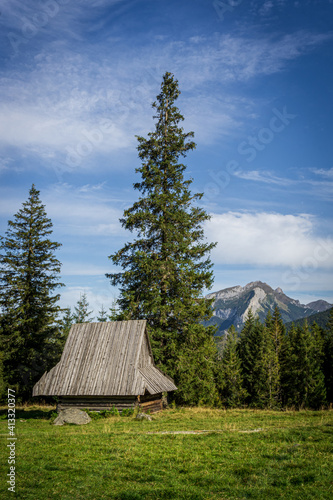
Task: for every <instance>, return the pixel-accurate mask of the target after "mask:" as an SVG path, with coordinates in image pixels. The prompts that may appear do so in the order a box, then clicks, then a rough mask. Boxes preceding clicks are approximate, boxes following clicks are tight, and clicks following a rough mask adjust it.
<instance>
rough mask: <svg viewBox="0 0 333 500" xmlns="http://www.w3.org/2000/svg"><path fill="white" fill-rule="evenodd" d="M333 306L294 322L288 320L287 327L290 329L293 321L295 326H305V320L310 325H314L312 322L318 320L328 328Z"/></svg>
mask: <svg viewBox="0 0 333 500" xmlns="http://www.w3.org/2000/svg"><path fill="white" fill-rule="evenodd" d="M332 309H333V308H331V309H327V311H323V312H319V313H315V314H311V315H310V316H308V317H307V318H301V319H297V320H295V321H293V322H288V323H286V328H287V330H289V328H290V327H291V325H292V323H294V325H295V326H303V325H304V322H305V321H307V323H308V325H312V323H314V322H316V323H317V325H318V326H321V327H322V328H326V325H327V322H328V319H329V316H330V312H331V310H332Z"/></svg>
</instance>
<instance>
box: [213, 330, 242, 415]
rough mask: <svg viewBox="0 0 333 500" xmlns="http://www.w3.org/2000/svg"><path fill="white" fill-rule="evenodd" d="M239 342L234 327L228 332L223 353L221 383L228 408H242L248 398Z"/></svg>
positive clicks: (224, 400) (223, 399) (222, 393)
mask: <svg viewBox="0 0 333 500" xmlns="http://www.w3.org/2000/svg"><path fill="white" fill-rule="evenodd" d="M238 342H239V338H238V335H237V332H236V329H235V327H234V326H233V325H232V326H231V327H230V328H229V330H228V332H227V338H226V342H225V346H224V349H223V353H222V358H221V364H220V366H221V369H220V383H219V389H220V396H221V401H222V403H223V404H224V405H225V406H226V407H228V408H235V407H239V406H241V405H242V404H243V403H244V401H245V397H246V391H245V389H244V387H243V375H242V367H241V360H240V357H239V352H238V349H237V345H238Z"/></svg>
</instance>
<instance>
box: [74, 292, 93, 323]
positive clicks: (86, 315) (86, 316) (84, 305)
mask: <svg viewBox="0 0 333 500" xmlns="http://www.w3.org/2000/svg"><path fill="white" fill-rule="evenodd" d="M91 314H92V311H89V302H88V300H87V294H86V293H82V294H80V298H79V300H78V301H77V305H76V306H75V307H74V313H73V323H91V322H92V320H93V318H91Z"/></svg>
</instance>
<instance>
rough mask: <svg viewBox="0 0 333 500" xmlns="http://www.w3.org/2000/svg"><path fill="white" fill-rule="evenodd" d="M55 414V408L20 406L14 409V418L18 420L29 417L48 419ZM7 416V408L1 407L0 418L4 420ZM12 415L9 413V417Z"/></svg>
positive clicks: (28, 418)
mask: <svg viewBox="0 0 333 500" xmlns="http://www.w3.org/2000/svg"><path fill="white" fill-rule="evenodd" d="M54 414H55V409H45V410H42V409H37V408H31V409H30V408H27V409H24V408H20V409H17V408H16V410H15V419H16V420H19V419H22V420H30V419H34V420H36V419H44V420H49V419H51V418H53V417H54ZM7 417H8V410H7V409H6V408H5V409H1V410H0V420H6V419H7ZM12 417H13V416H12V415H10V418H12Z"/></svg>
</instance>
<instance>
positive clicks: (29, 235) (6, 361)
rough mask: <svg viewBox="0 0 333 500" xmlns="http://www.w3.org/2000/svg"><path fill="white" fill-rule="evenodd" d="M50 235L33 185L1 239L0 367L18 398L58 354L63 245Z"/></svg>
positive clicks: (26, 395)
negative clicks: (60, 253) (58, 256)
mask: <svg viewBox="0 0 333 500" xmlns="http://www.w3.org/2000/svg"><path fill="white" fill-rule="evenodd" d="M51 234H52V222H51V220H50V219H48V218H47V215H46V212H45V207H44V206H43V205H42V203H41V201H40V199H39V191H37V189H36V188H35V186H34V185H33V186H32V188H31V189H30V191H29V198H28V200H27V201H26V202H25V203H23V206H22V208H21V209H20V210H19V211H18V213H17V214H15V216H14V220H13V221H9V222H8V230H7V232H6V235H5V237H1V241H0V251H1V254H0V308H1V310H0V312H1V328H0V331H1V338H0V344H1V350H2V351H3V353H4V354H3V369H4V374H5V378H6V381H7V383H8V384H9V385H10V386H14V387H16V388H17V390H18V393H19V397H20V398H22V399H27V398H29V397H30V396H31V389H32V386H33V384H34V382H35V381H36V380H38V378H39V377H40V376H41V375H42V374H43V372H44V371H45V370H46V369H48V368H49V367H50V366H52V364H53V362H54V359H56V358H57V357H58V355H59V352H58V351H59V342H58V336H59V331H58V328H57V316H58V313H59V311H60V308H59V306H58V305H57V301H58V300H59V295H58V294H56V293H55V291H56V289H57V288H58V287H59V286H61V283H59V281H58V280H59V273H60V267H61V264H60V262H59V261H58V260H57V259H56V257H55V255H54V254H55V251H56V250H57V249H58V248H59V247H60V246H61V245H60V244H59V243H56V242H53V241H51V240H50V238H49V237H50V235H51Z"/></svg>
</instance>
